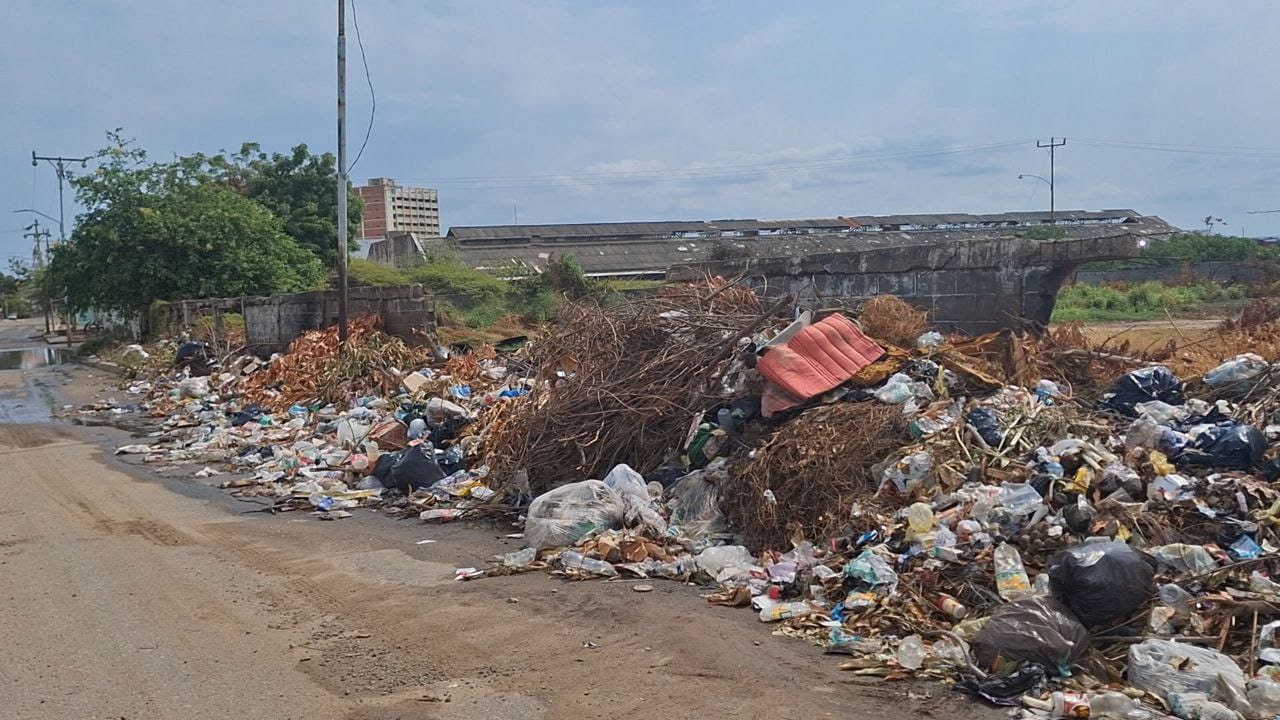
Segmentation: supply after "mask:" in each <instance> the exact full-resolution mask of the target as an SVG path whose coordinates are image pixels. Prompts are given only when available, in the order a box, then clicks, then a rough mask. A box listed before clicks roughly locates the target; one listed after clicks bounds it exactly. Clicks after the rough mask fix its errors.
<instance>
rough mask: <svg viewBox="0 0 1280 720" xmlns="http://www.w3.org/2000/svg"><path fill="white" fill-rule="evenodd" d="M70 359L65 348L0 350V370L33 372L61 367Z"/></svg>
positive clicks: (69, 353)
mask: <svg viewBox="0 0 1280 720" xmlns="http://www.w3.org/2000/svg"><path fill="white" fill-rule="evenodd" d="M70 359H71V352H70V351H69V350H67V349H66V348H55V347H42V348H23V349H21V350H0V370H34V369H35V368H41V367H45V366H47V365H62V364H63V363H65V362H67V361H68V360H70Z"/></svg>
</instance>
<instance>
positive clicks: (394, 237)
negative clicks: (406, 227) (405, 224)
mask: <svg viewBox="0 0 1280 720" xmlns="http://www.w3.org/2000/svg"><path fill="white" fill-rule="evenodd" d="M424 259H425V256H424V254H423V250H422V243H420V242H419V241H418V238H417V236H416V235H414V234H413V233H407V232H389V233H387V237H386V238H385V239H383V240H378V241H376V242H374V243H373V244H371V245H370V246H369V261H370V262H376V263H379V264H381V265H390V266H392V267H398V268H403V267H412V266H414V265H417V264H418V263H420V262H422V261H423V260H424Z"/></svg>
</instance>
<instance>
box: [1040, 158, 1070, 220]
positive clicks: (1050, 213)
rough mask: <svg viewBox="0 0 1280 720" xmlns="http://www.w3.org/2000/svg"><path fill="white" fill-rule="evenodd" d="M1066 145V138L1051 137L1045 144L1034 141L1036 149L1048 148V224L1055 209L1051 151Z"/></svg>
mask: <svg viewBox="0 0 1280 720" xmlns="http://www.w3.org/2000/svg"><path fill="white" fill-rule="evenodd" d="M1066 144H1067V139H1066V138H1053V137H1051V138H1049V142H1047V143H1046V142H1044V141H1041V140H1037V141H1036V147H1038V148H1049V222H1050V223H1052V222H1053V213H1054V210H1055V209H1056V208H1055V207H1054V197H1053V182H1054V178H1053V171H1054V168H1053V160H1054V157H1053V151H1054V150H1055V149H1057V148H1060V147H1062V146H1063V145H1066Z"/></svg>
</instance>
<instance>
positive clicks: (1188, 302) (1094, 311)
mask: <svg viewBox="0 0 1280 720" xmlns="http://www.w3.org/2000/svg"><path fill="white" fill-rule="evenodd" d="M1248 297H1249V288H1248V287H1247V286H1245V285H1220V284H1218V283H1210V282H1205V283H1194V284H1190V285H1166V284H1164V283H1160V282H1144V283H1138V284H1136V285H1129V286H1124V285H1088V284H1083V283H1078V284H1076V285H1072V286H1070V287H1065V288H1063V289H1062V290H1061V291H1060V292H1059V293H1058V302H1057V305H1055V306H1054V310H1053V322H1073V321H1076V320H1085V321H1087V320H1150V319H1153V318H1159V317H1164V315H1165V311H1166V310H1167V311H1168V312H1170V313H1177V312H1186V311H1188V310H1194V309H1197V308H1200V307H1203V306H1205V305H1212V304H1215V303H1227V302H1234V301H1241V300H1244V299H1246V298H1248Z"/></svg>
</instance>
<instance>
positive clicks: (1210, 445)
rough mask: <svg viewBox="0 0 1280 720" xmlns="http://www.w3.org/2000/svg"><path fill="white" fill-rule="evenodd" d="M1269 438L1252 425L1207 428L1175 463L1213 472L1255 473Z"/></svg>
mask: <svg viewBox="0 0 1280 720" xmlns="http://www.w3.org/2000/svg"><path fill="white" fill-rule="evenodd" d="M1266 451H1267V438H1266V436H1265V435H1263V434H1262V431H1261V430H1259V429H1258V428H1256V427H1254V426H1252V425H1240V424H1235V425H1219V426H1217V427H1211V428H1206V429H1205V430H1202V431H1201V432H1200V434H1198V435H1196V438H1195V440H1194V441H1192V443H1191V444H1190V445H1188V446H1187V447H1186V448H1185V449H1184V450H1183V451H1182V452H1181V453H1180V454H1179V455H1178V456H1177V457H1176V458H1174V462H1175V463H1177V464H1179V465H1204V466H1207V467H1213V468H1223V469H1234V470H1252V469H1254V468H1256V467H1258V465H1260V464H1261V463H1262V454H1263V453H1265V452H1266Z"/></svg>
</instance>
